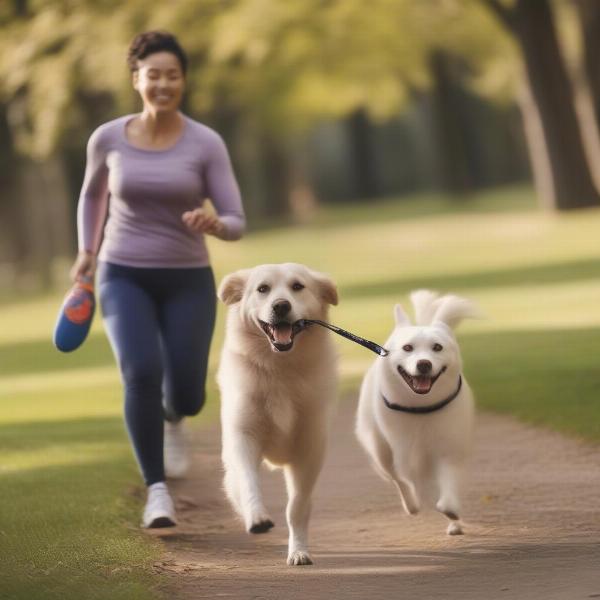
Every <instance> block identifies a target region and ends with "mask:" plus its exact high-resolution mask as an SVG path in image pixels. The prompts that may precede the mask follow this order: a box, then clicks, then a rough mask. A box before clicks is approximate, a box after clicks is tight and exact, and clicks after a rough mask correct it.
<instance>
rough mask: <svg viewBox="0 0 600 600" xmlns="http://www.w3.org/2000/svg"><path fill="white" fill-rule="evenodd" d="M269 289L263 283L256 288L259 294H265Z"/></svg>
mask: <svg viewBox="0 0 600 600" xmlns="http://www.w3.org/2000/svg"><path fill="white" fill-rule="evenodd" d="M270 289H271V288H270V287H269V286H268V285H267V284H266V283H263V284H262V285H259V286H258V288H257V291H258V292H259V293H261V294H266V293H267V292H268V291H269V290H270Z"/></svg>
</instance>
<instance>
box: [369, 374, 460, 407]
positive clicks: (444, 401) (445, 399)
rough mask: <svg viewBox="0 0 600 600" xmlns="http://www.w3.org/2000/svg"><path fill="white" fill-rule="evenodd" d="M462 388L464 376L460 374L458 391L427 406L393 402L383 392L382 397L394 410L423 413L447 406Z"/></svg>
mask: <svg viewBox="0 0 600 600" xmlns="http://www.w3.org/2000/svg"><path fill="white" fill-rule="evenodd" d="M461 388H462V377H461V376H460V375H459V376H458V387H457V388H456V391H455V392H454V393H452V394H450V396H448V397H447V398H444V400H441V401H440V402H436V403H435V404H429V405H427V406H402V405H401V404H393V403H392V402H389V401H388V399H387V398H386V397H385V396H384V395H383V393H382V394H381V397H382V398H383V402H384V404H385V405H386V406H387V407H388V408H391V409H392V410H398V411H400V412H406V413H411V414H417V415H423V414H427V413H432V412H435V411H436V410H441V409H442V408H444V406H447V405H448V404H450V402H452V400H454V398H456V396H458V394H459V393H460V390H461Z"/></svg>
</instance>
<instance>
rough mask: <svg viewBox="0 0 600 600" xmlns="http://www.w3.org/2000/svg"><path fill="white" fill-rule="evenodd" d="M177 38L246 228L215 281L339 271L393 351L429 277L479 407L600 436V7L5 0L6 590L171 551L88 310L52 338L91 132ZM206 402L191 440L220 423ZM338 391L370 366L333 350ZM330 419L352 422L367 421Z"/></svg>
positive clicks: (105, 592)
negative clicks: (230, 165)
mask: <svg viewBox="0 0 600 600" xmlns="http://www.w3.org/2000/svg"><path fill="white" fill-rule="evenodd" d="M153 28H160V29H167V30H169V31H171V32H173V33H175V34H176V35H177V36H178V37H179V38H180V40H181V42H182V45H183V46H184V47H185V49H186V50H187V51H188V53H189V57H190V63H191V68H190V71H189V75H188V90H187V94H186V98H185V106H184V110H185V112H186V113H188V114H189V115H191V116H192V117H194V118H196V119H198V120H200V121H202V122H204V123H207V124H208V125H210V126H212V127H214V128H215V129H217V130H218V131H219V132H220V133H221V134H222V135H223V137H224V138H225V140H226V143H227V145H228V148H229V150H230V153H231V156H232V159H233V162H234V166H235V170H236V173H237V176H238V178H239V182H240V186H241V188H242V192H243V197H244V203H245V208H246V211H247V214H248V218H249V227H248V233H247V235H246V236H245V238H244V239H243V240H242V241H240V242H237V243H232V244H229V243H224V242H220V241H218V240H210V242H209V245H210V251H211V256H212V260H213V266H214V269H215V274H216V277H217V279H220V278H221V277H222V276H223V275H225V274H226V273H228V272H230V271H232V270H235V269H238V268H242V267H246V266H252V265H255V264H259V263H263V262H283V261H297V262H303V263H306V264H308V265H310V266H312V267H314V268H317V269H319V270H321V271H325V272H328V273H329V274H330V275H331V276H332V277H333V278H334V279H335V280H336V282H337V283H338V286H339V292H340V305H339V306H338V307H336V308H334V309H333V310H332V314H331V320H332V322H334V323H336V324H338V325H340V326H342V327H346V328H348V329H350V330H352V331H355V332H357V333H359V334H360V335H363V336H365V337H368V338H370V339H374V340H376V341H379V342H383V341H384V339H385V337H386V335H387V334H388V332H389V330H390V328H391V326H392V307H393V305H394V304H395V303H396V302H403V303H406V302H407V299H408V294H409V292H410V291H411V290H412V289H416V288H422V287H427V288H432V289H437V290H440V291H444V292H445V291H450V292H454V293H459V294H463V295H466V296H468V297H470V298H473V299H474V300H475V301H476V302H477V303H478V304H479V305H480V306H481V307H482V309H483V312H484V313H485V315H486V318H485V319H481V320H478V321H475V322H471V323H467V324H465V325H464V326H463V327H462V328H461V330H460V331H459V339H460V341H461V344H462V347H463V351H464V352H463V353H464V359H465V365H466V367H465V372H466V374H467V376H468V378H469V380H470V381H471V383H472V385H473V387H474V389H475V392H476V395H477V399H478V404H479V406H480V407H481V408H482V409H488V410H495V411H502V412H507V413H509V414H513V415H515V416H517V417H518V418H521V419H524V420H527V421H529V422H533V423H535V424H538V425H540V426H544V427H552V428H555V429H558V430H560V431H563V432H564V433H566V434H567V435H571V436H576V437H582V438H585V439H588V440H591V441H593V442H597V441H598V440H600V420H599V418H598V417H599V413H600V409H599V401H598V389H599V387H600V385H599V384H600V372H599V370H598V365H597V356H598V355H599V354H600V352H599V351H600V341H599V336H598V333H599V327H600V312H599V311H598V305H599V301H600V280H599V273H600V244H599V241H598V240H599V235H598V231H600V193H599V191H598V190H599V184H600V138H599V135H598V130H599V122H600V65H599V64H598V57H600V48H599V45H600V3H598V2H595V1H594V0H536V1H531V0H506V1H503V0H424V1H419V2H416V1H410V0H372V1H371V2H369V3H364V2H358V1H354V0H302V1H299V0H286V1H283V0H228V1H223V0H196V1H192V0H173V1H171V2H169V3H149V2H147V1H146V0H125V1H120V2H116V1H113V0H95V1H93V2H92V1H91V0H89V1H86V0H10V1H5V2H3V3H2V4H0V308H1V310H0V479H1V481H0V490H1V491H0V557H1V560H0V597H2V598H4V597H6V598H11V599H12V598H28V599H32V598H61V599H67V598H81V597H85V598H111V599H114V598H123V599H125V598H127V599H132V598H152V597H154V596H156V597H160V595H161V593H162V592H161V589H162V587H161V586H162V581H161V576H160V575H159V574H157V573H155V572H154V571H153V569H152V564H153V561H154V560H156V557H157V556H159V555H160V552H161V546H160V543H159V542H158V541H156V540H153V539H148V538H147V536H144V535H143V534H142V533H140V532H139V529H138V519H139V511H140V507H141V502H142V499H143V489H142V485H141V481H140V479H139V476H138V474H137V470H136V467H135V465H134V462H133V458H132V455H131V451H130V449H129V445H128V442H127V439H126V434H125V430H124V427H123V423H122V416H121V392H120V384H119V379H118V373H117V371H116V367H115V366H114V362H113V358H112V355H111V351H110V348H109V347H108V344H107V341H106V339H105V336H104V334H103V332H102V326H101V320H100V318H96V321H95V323H94V327H93V330H92V333H91V335H90V338H89V339H88V340H87V341H86V343H85V345H84V346H83V347H82V348H81V349H80V350H78V351H77V352H75V353H73V354H71V355H62V354H60V353H58V352H57V351H56V350H55V349H54V348H53V347H52V345H51V341H50V338H51V332H52V328H53V324H54V319H55V317H56V313H57V309H58V307H59V305H60V302H61V298H62V296H63V294H64V292H65V290H66V289H67V287H68V285H69V283H68V278H67V272H68V268H69V266H70V264H71V262H72V261H73V259H74V256H75V252H76V242H75V240H76V229H75V211H76V205H77V198H78V192H79V187H80V185H81V181H82V178H83V169H84V165H85V146H86V142H87V139H88V137H89V135H90V133H91V132H92V131H93V130H94V128H95V127H97V126H98V125H100V124H101V123H102V122H105V121H107V120H109V119H111V118H114V117H116V116H119V115H122V114H125V113H130V112H136V111H137V110H139V99H138V98H137V96H136V94H135V93H134V92H133V90H132V89H131V85H130V80H129V74H128V71H127V69H126V65H125V55H126V51H127V46H128V44H129V42H130V40H131V39H132V37H133V36H134V35H135V34H136V33H138V32H140V31H143V30H147V29H153ZM222 330H223V308H222V307H220V314H219V321H218V324H217V328H216V335H215V340H214V344H213V349H212V352H211V361H210V364H211V377H210V384H209V401H208V405H207V407H206V409H205V411H204V413H203V415H202V416H201V417H200V418H199V419H197V420H196V421H197V424H196V425H195V431H196V435H201V432H202V427H203V426H205V425H206V424H207V423H210V422H213V421H214V420H215V419H216V415H217V411H218V394H217V390H216V388H215V385H214V370H215V366H216V363H217V360H218V353H219V349H220V345H221V342H222ZM336 343H337V344H338V347H339V351H340V355H341V361H340V363H341V368H342V388H343V390H344V398H345V399H344V400H343V401H345V402H354V401H355V396H356V389H357V386H358V383H359V381H360V377H361V374H362V373H363V372H364V370H365V368H366V367H367V366H368V364H369V363H370V361H371V360H372V358H371V355H369V353H368V352H366V351H365V350H364V349H361V348H359V347H357V346H354V345H352V344H350V343H349V342H347V341H343V340H336ZM336 434H337V435H352V432H351V431H348V432H337V433H336Z"/></svg>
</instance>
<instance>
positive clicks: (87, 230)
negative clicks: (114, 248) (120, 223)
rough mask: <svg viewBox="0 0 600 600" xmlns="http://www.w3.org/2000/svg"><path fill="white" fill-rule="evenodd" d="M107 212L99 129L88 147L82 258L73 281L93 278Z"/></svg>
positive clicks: (80, 219) (81, 208)
mask: <svg viewBox="0 0 600 600" xmlns="http://www.w3.org/2000/svg"><path fill="white" fill-rule="evenodd" d="M107 209H108V167H107V166H106V149H105V148H104V146H103V140H102V131H101V130H98V129H97V130H96V131H95V132H94V133H93V134H92V136H91V137H90V139H89V142H88V145H87V162H86V168H85V176H84V179H83V185H82V187H81V193H80V195H79V204H78V207H77V230H78V242H79V254H78V256H77V260H76V261H75V264H74V265H73V268H72V269H71V277H72V279H79V278H80V277H81V276H82V275H86V276H88V277H90V276H93V274H94V271H95V269H96V255H97V254H98V249H99V247H100V242H101V240H102V230H103V227H104V221H105V220H106V212H107Z"/></svg>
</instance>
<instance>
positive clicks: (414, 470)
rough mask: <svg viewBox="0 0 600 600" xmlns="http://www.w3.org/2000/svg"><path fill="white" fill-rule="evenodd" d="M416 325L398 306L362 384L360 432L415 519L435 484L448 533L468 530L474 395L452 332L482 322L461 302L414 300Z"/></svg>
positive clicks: (426, 295)
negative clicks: (465, 512) (463, 510)
mask: <svg viewBox="0 0 600 600" xmlns="http://www.w3.org/2000/svg"><path fill="white" fill-rule="evenodd" d="M411 300H412V302H413V305H414V308H415V314H416V325H412V324H411V322H410V319H409V318H408V316H407V315H406V313H405V312H404V310H403V309H402V307H401V306H400V305H399V304H397V305H396V307H395V311H394V315H395V320H396V326H395V328H394V331H393V332H392V335H391V336H390V338H389V339H388V340H387V342H386V344H385V347H386V348H387V349H388V350H389V354H388V355H387V356H385V357H380V358H377V359H376V361H375V363H374V364H373V365H372V366H371V368H370V369H369V371H368V372H367V374H366V375H365V378H364V380H363V384H362V388H361V392H360V400H359V407H358V415H357V422H356V433H357V436H358V439H359V441H360V442H361V444H362V445H363V446H364V448H365V450H366V451H367V452H368V454H369V455H370V457H371V459H372V462H373V466H374V467H375V470H376V471H377V472H378V473H379V474H380V475H381V476H382V477H383V478H384V479H386V480H388V481H390V482H392V483H393V484H394V485H395V486H396V488H397V489H398V492H399V493H400V498H401V500H402V504H403V506H404V508H405V510H406V512H407V513H409V514H416V513H417V512H418V511H419V508H420V504H421V500H420V498H421V497H422V496H423V491H424V490H425V489H429V487H430V484H431V483H433V484H434V487H436V488H437V490H436V499H437V503H436V508H437V510H439V511H440V512H441V513H443V514H444V515H445V516H446V517H447V518H448V519H449V521H450V522H449V525H448V529H447V533H448V534H449V535H457V534H461V533H462V532H463V530H462V526H461V523H460V520H459V519H460V489H461V478H462V473H463V467H464V464H465V461H466V459H467V457H468V456H469V451H470V445H471V436H472V430H473V420H474V408H473V406H474V405H473V395H472V393H471V390H470V388H469V385H468V384H467V381H466V379H465V377H464V375H463V374H462V361H461V356H460V350H459V347H458V343H457V341H456V338H455V337H454V333H453V329H454V327H456V326H457V325H458V323H459V322H460V321H461V320H462V319H464V318H466V317H474V316H477V312H476V310H475V307H474V305H473V304H471V303H470V302H469V301H468V300H465V299H464V298H459V297H458V296H452V295H447V296H441V297H440V296H439V295H438V294H436V293H434V292H429V291H426V290H421V291H418V292H414V293H413V294H412V295H411Z"/></svg>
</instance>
